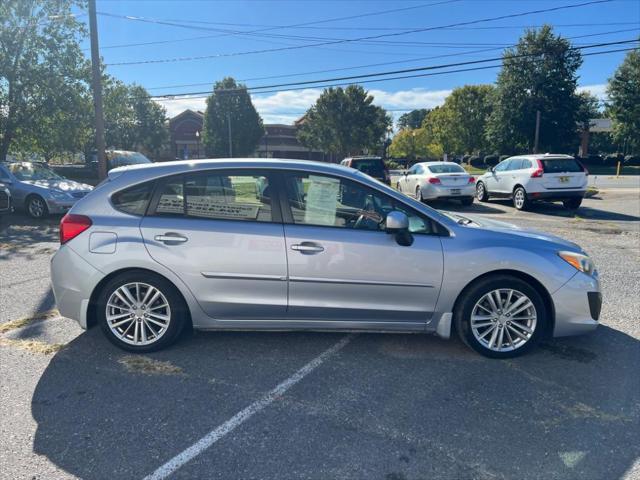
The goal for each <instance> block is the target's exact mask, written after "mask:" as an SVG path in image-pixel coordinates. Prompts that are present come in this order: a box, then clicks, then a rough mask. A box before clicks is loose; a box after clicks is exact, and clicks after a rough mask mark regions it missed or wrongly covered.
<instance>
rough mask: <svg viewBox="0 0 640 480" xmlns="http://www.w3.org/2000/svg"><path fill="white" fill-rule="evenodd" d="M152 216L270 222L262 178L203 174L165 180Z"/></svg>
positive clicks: (265, 182)
mask: <svg viewBox="0 0 640 480" xmlns="http://www.w3.org/2000/svg"><path fill="white" fill-rule="evenodd" d="M158 195H159V196H158V205H157V207H156V209H155V214H156V215H186V216H188V217H196V218H209V219H216V220H249V221H258V222H270V221H272V216H271V198H270V197H271V194H270V187H269V181H268V179H267V177H266V176H263V175H250V174H247V175H244V174H240V175H235V174H226V173H222V172H212V173H209V172H206V173H197V174H191V175H185V176H184V177H173V178H171V179H169V180H167V181H166V182H165V183H164V184H163V186H162V187H161V189H160V191H159V194H158Z"/></svg>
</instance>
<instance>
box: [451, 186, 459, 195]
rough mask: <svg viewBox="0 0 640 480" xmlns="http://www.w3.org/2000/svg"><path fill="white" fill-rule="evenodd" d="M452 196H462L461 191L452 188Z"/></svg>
mask: <svg viewBox="0 0 640 480" xmlns="http://www.w3.org/2000/svg"><path fill="white" fill-rule="evenodd" d="M451 195H460V189H459V188H452V189H451Z"/></svg>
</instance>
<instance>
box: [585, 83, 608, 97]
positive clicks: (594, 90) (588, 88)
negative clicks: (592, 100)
mask: <svg viewBox="0 0 640 480" xmlns="http://www.w3.org/2000/svg"><path fill="white" fill-rule="evenodd" d="M582 92H589V93H591V94H592V95H595V96H596V97H598V98H599V99H600V100H606V99H607V85H606V84H605V83H599V84H597V85H584V86H582V87H578V93H582Z"/></svg>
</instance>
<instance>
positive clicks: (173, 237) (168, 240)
mask: <svg viewBox="0 0 640 480" xmlns="http://www.w3.org/2000/svg"><path fill="white" fill-rule="evenodd" d="M153 238H154V239H155V240H156V241H157V242H162V243H165V244H167V245H171V244H176V243H184V242H186V241H187V240H189V239H188V238H187V237H183V236H182V235H180V234H179V233H173V232H167V233H165V234H164V235H156V236H155V237H153Z"/></svg>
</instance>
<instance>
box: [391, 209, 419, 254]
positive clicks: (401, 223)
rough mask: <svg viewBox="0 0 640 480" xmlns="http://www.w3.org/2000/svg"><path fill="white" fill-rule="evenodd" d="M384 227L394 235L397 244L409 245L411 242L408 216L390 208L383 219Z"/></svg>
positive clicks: (411, 236)
mask: <svg viewBox="0 0 640 480" xmlns="http://www.w3.org/2000/svg"><path fill="white" fill-rule="evenodd" d="M384 229H385V231H386V232H387V233H392V234H394V235H395V237H396V242H398V245H402V246H403V247H409V246H411V245H412V244H413V235H411V232H410V231H409V217H407V215H406V214H404V213H402V212H399V211H397V210H392V211H391V212H389V213H388V214H387V218H385V220H384Z"/></svg>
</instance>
